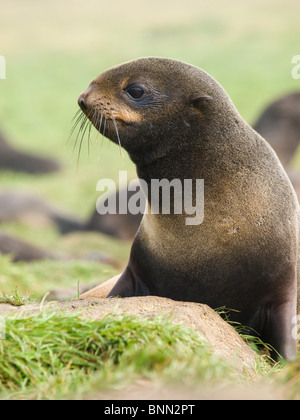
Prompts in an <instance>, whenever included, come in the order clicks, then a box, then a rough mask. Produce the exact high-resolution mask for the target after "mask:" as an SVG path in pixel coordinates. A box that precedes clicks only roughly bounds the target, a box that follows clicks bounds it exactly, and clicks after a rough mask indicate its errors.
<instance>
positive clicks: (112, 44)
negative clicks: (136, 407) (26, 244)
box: [0, 0, 300, 290]
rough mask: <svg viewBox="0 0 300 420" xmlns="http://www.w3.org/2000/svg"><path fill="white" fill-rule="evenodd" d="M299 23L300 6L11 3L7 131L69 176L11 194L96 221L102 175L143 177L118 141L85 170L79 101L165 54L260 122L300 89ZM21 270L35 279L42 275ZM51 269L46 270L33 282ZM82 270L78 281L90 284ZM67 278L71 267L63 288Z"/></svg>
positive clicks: (40, 240)
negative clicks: (299, 68)
mask: <svg viewBox="0 0 300 420" xmlns="http://www.w3.org/2000/svg"><path fill="white" fill-rule="evenodd" d="M299 16H300V2H299V0H286V1H282V0H263V1H262V0H251V1H250V0H243V1H238V0H227V1H224V0H210V1H209V2H207V1H203V0H197V1H196V0H185V1H179V0H172V1H171V0H151V1H150V0H127V1H124V0H114V1H111V2H107V1H103V0H85V1H83V0H51V1H49V0H1V13H0V55H3V56H5V58H6V62H7V70H6V71H7V79H6V80H0V130H1V131H3V132H4V133H5V134H6V136H7V137H8V138H10V139H11V140H12V142H13V143H14V144H15V145H17V146H18V147H20V148H23V149H25V150H28V151H32V152H35V153H39V154H45V155H46V156H51V157H54V158H57V159H59V160H60V161H61V163H62V164H63V167H64V169H63V171H62V172H60V173H57V174H53V175H44V176H29V175H21V174H15V173H9V172H6V173H0V187H7V186H11V187H12V188H18V189H20V188H22V189H24V190H26V191H30V192H35V193H38V194H39V195H41V196H43V197H44V198H46V199H47V201H50V202H51V203H53V204H56V205H57V206H59V207H61V208H63V209H65V210H67V211H68V212H69V213H71V214H74V215H77V216H79V217H82V218H86V217H88V215H89V214H90V213H91V211H92V209H93V208H94V206H95V201H96V199H97V197H98V195H97V193H96V184H97V181H98V180H99V179H100V178H103V177H105V178H112V179H115V180H117V179H118V171H119V170H124V169H128V170H129V171H130V176H132V177H134V176H135V169H134V166H133V165H132V163H131V162H130V160H129V158H128V156H126V157H125V158H124V159H122V158H121V157H120V153H119V151H118V148H117V147H116V146H114V145H113V144H110V143H109V142H108V141H107V140H106V141H104V144H103V147H102V148H101V147H100V145H101V139H100V141H96V137H97V136H96V133H94V136H93V137H94V141H93V144H92V146H91V149H90V153H89V155H88V149H87V147H84V150H83V152H82V154H81V158H80V164H79V167H78V170H77V153H76V151H75V153H73V143H74V140H75V137H73V139H71V141H70V142H69V143H68V144H67V140H68V136H69V133H70V130H71V125H72V124H71V120H72V118H73V116H74V114H75V112H76V110H77V98H78V96H79V94H80V93H81V92H82V91H83V90H84V89H85V88H86V87H87V86H88V84H89V83H90V81H91V80H92V79H93V78H95V77H96V76H97V75H99V74H100V73H101V72H103V71H104V70H106V69H108V68H109V67H111V66H113V65H117V64H120V63H122V62H124V61H128V60H131V59H134V58H137V57H141V56H149V55H152V56H164V57H170V58H175V59H179V60H182V61H186V62H189V63H191V64H194V65H196V66H198V67H201V68H203V69H204V70H206V71H207V72H209V73H210V74H211V75H212V76H214V77H215V78H216V79H217V80H218V81H219V82H220V83H221V84H222V85H223V86H224V88H225V89H226V90H227V92H228V93H229V95H230V96H231V98H232V100H233V102H234V103H235V105H236V106H237V108H238V110H239V111H240V113H241V114H242V116H243V117H244V118H245V119H246V120H247V121H248V122H249V123H250V124H251V123H253V122H254V121H255V119H256V117H258V115H259V114H260V112H261V111H262V110H263V108H264V107H265V106H266V105H267V104H268V103H269V102H270V101H273V100H274V99H276V98H277V97H279V96H280V95H282V94H285V93H289V92H292V91H295V90H298V91H300V81H299V80H298V81H297V80H294V79H293V78H292V77H291V71H292V64H291V60H292V57H293V56H295V55H297V54H300V43H299V40H300V25H299ZM100 148H101V152H100ZM296 163H297V162H296ZM2 230H5V231H7V232H9V233H14V234H16V235H18V236H19V237H20V236H21V237H23V238H24V239H27V240H30V241H31V242H33V243H36V244H39V245H44V247H45V246H46V247H47V246H48V247H52V248H53V247H58V248H59V247H62V248H64V247H65V249H67V250H68V251H70V250H72V247H84V246H85V244H86V243H88V244H89V246H90V247H99V249H101V248H103V249H105V251H106V252H107V253H112V254H114V255H115V256H116V258H118V259H120V260H121V261H122V263H125V261H126V259H127V254H128V252H129V248H130V244H120V245H119V244H117V243H112V241H108V242H107V241H106V239H105V238H101V240H100V239H99V241H98V239H97V238H96V237H95V236H93V237H91V236H88V235H87V236H85V239H84V236H81V237H80V239H78V238H75V239H74V240H73V241H70V239H69V242H68V239H64V240H61V239H60V238H59V236H58V234H56V233H54V232H53V231H52V230H50V229H48V230H47V229H46V230H38V229H37V230H34V229H32V228H31V229H30V228H28V227H27V226H22V225H16V224H14V225H5V226H3V227H2ZM85 241H86V242H85ZM91 242H92V245H91ZM120 247H121V248H120ZM6 263H7V261H5V267H6V270H7V264H6ZM52 264H53V267H54V266H55V263H52ZM56 264H58V263H56ZM39 267H40V266H39ZM57 267H58V265H57V266H56V269H57V270H58V268H57ZM90 267H91V266H89V268H88V269H87V271H86V278H87V279H91V278H93V279H94V280H95V278H99V276H98V275H99V270H100V269H99V268H98V267H95V266H92V267H93V268H92V269H91V268H90ZM73 269H74V266H71V267H70V270H73ZM22 270H25V271H26V270H27V271H26V272H30V273H31V274H32V272H31V271H30V270H33V269H32V268H26V269H24V268H23V266H22ZM28 270H29V271H28ZM35 270H36V266H35ZM47 270H50V271H51V266H50V268H49V267H48V268H47ZM53 270H54V269H53ZM91 270H92V273H91ZM93 270H94V271H93ZM101 270H102V268H101ZM0 271H1V263H0ZM43 271H44V270H43V266H42V268H39V269H38V270H37V273H38V274H33V276H37V275H38V276H41V275H42V274H41V273H42V272H43ZM23 272H24V271H23ZM53 272H55V270H54V271H53ZM108 272H109V273H107V271H105V272H104V274H103V277H105V276H108V274H110V270H108ZM34 273H36V271H35V272H34ZM71 273H72V274H71V275H69V277H70V279H69V283H72V282H74V281H75V278H77V277H76V276H79V277H80V276H81V277H84V276H83V275H82V274H73V271H72V272H71ZM64 277H68V275H67V273H66V271H65V270H64V271H63V274H60V275H57V276H56V278H57V279H58V280H57V282H58V283H61V281H62V278H64ZM10 278H11V277H9V276H7V278H6V277H5V279H4V280H3V270H2V280H1V275H0V286H1V281H2V284H5V285H8V284H9V285H11V284H12V282H11V280H9V279H10ZM17 278H18V279H19V277H17ZM20 281H21V280H20V279H19V280H18V281H16V282H20ZM51 281H52V282H53V281H54V280H53V278H51V279H50V282H51ZM69 283H68V284H69ZM47 287H48V286H47ZM43 290H44V289H43Z"/></svg>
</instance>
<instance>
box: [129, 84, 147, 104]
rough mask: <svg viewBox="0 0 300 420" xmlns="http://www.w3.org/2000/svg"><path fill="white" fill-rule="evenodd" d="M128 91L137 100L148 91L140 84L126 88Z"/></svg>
mask: <svg viewBox="0 0 300 420" xmlns="http://www.w3.org/2000/svg"><path fill="white" fill-rule="evenodd" d="M126 92H127V94H128V95H129V96H130V97H131V98H132V99H134V100H135V101H139V100H140V99H142V98H143V96H144V95H145V93H146V92H145V91H144V89H143V88H142V87H140V86H130V87H129V88H128V89H126Z"/></svg>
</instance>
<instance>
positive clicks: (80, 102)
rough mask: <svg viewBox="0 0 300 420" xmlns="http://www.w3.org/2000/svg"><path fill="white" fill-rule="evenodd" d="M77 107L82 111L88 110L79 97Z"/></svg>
mask: <svg viewBox="0 0 300 420" xmlns="http://www.w3.org/2000/svg"><path fill="white" fill-rule="evenodd" d="M78 105H79V106H80V108H81V109H82V111H87V109H88V108H87V105H86V102H85V100H84V98H83V97H82V96H79V99H78Z"/></svg>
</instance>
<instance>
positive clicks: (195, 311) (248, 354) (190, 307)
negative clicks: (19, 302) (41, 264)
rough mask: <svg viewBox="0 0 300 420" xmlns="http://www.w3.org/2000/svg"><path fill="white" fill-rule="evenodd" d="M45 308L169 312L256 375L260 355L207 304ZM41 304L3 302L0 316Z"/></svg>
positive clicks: (151, 300)
mask: <svg viewBox="0 0 300 420" xmlns="http://www.w3.org/2000/svg"><path fill="white" fill-rule="evenodd" d="M43 309H44V310H47V311H55V312H57V311H58V310H63V311H64V313H70V312H74V311H77V312H80V314H81V317H83V318H88V319H91V320H100V319H102V318H103V317H104V316H106V315H108V314H110V313H114V314H123V313H126V314H132V315H136V316H140V317H143V318H148V319H151V318H154V317H155V316H157V315H166V316H168V317H169V318H170V321H172V322H174V323H176V324H182V325H184V326H186V327H189V328H191V329H193V330H195V331H198V332H199V333H200V334H201V335H202V336H203V337H204V338H205V339H206V340H207V341H208V343H209V344H211V346H212V351H213V353H214V354H215V355H216V356H218V357H220V358H222V359H224V360H226V362H227V363H229V364H231V365H232V366H234V367H235V368H236V369H237V371H238V372H239V373H240V374H242V375H245V373H246V374H247V375H248V376H249V377H250V378H252V379H254V378H255V377H256V373H255V364H256V361H257V358H258V356H257V355H256V353H255V352H254V351H253V350H252V349H251V348H250V347H249V346H248V345H247V344H246V343H245V342H244V341H243V340H242V338H241V337H240V336H239V335H238V333H237V332H236V331H235V330H234V328H232V327H231V326H230V325H229V324H228V323H227V322H225V321H224V320H223V319H222V318H221V317H220V316H219V315H218V314H217V313H216V312H215V311H214V310H212V309H211V308H210V307H208V306H207V305H202V304H199V303H192V302H176V301H173V300H171V299H166V298H160V297H154V296H148V297H132V298H126V299H79V300H78V299H77V300H71V301H67V302H49V303H47V304H45V305H44V306H43ZM39 311H40V304H31V305H26V306H23V307H12V306H10V305H5V304H2V305H0V316H1V315H8V314H12V313H23V314H24V316H25V315H27V314H28V315H31V314H36V313H38V312H39Z"/></svg>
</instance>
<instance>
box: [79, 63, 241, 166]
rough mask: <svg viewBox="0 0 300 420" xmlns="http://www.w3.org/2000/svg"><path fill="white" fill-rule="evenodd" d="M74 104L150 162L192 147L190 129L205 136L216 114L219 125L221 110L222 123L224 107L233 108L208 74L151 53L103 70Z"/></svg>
mask: <svg viewBox="0 0 300 420" xmlns="http://www.w3.org/2000/svg"><path fill="white" fill-rule="evenodd" d="M78 103H79V106H80V108H81V110H82V111H83V112H84V114H85V115H86V116H87V117H88V118H89V120H90V121H91V122H92V123H93V125H94V126H95V127H96V129H97V130H98V131H100V132H101V133H102V134H104V135H105V136H106V137H108V138H109V139H110V140H112V141H113V142H115V143H121V144H122V146H123V147H124V148H125V149H126V150H127V151H128V153H129V155H130V157H131V158H132V160H133V161H134V162H135V163H136V164H138V163H142V162H141V161H143V163H150V162H152V161H154V160H156V159H158V158H160V157H162V156H164V155H166V154H167V153H168V152H169V151H170V149H172V148H175V149H176V150H180V149H181V148H183V147H184V146H186V147H191V145H190V144H185V140H184V139H188V138H190V136H189V134H190V132H191V130H193V132H194V133H197V132H198V131H199V134H200V135H201V133H202V135H203V134H204V132H205V133H206V135H207V134H208V130H209V128H208V127H209V125H210V124H215V122H214V117H216V116H217V117H218V118H216V120H218V123H219V124H220V121H222V118H221V116H222V115H223V117H224V119H223V124H226V120H228V119H229V118H227V117H226V112H225V113H224V109H225V110H227V111H228V113H231V115H232V112H234V113H236V110H235V108H234V107H233V105H232V103H231V101H230V99H229V98H228V96H227V94H226V93H225V91H224V90H223V88H222V87H221V86H220V85H219V84H218V83H217V82H216V81H215V80H214V79H213V78H212V77H211V76H209V75H208V74H207V73H205V72H204V71H202V70H200V69H198V68H197V67H194V66H191V65H189V64H185V63H182V62H180V61H177V60H171V59H166V58H154V57H149V58H140V59H137V60H134V61H131V62H128V63H125V64H122V65H120V66H117V67H114V68H112V69H110V70H108V71H106V72H105V73H103V74H102V75H100V76H99V77H97V78H96V79H95V80H93V81H92V83H91V84H90V86H89V87H88V89H87V90H85V91H84V92H83V93H82V94H81V95H80V97H79V99H78ZM224 103H226V106H225V107H224ZM231 119H232V118H231Z"/></svg>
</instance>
